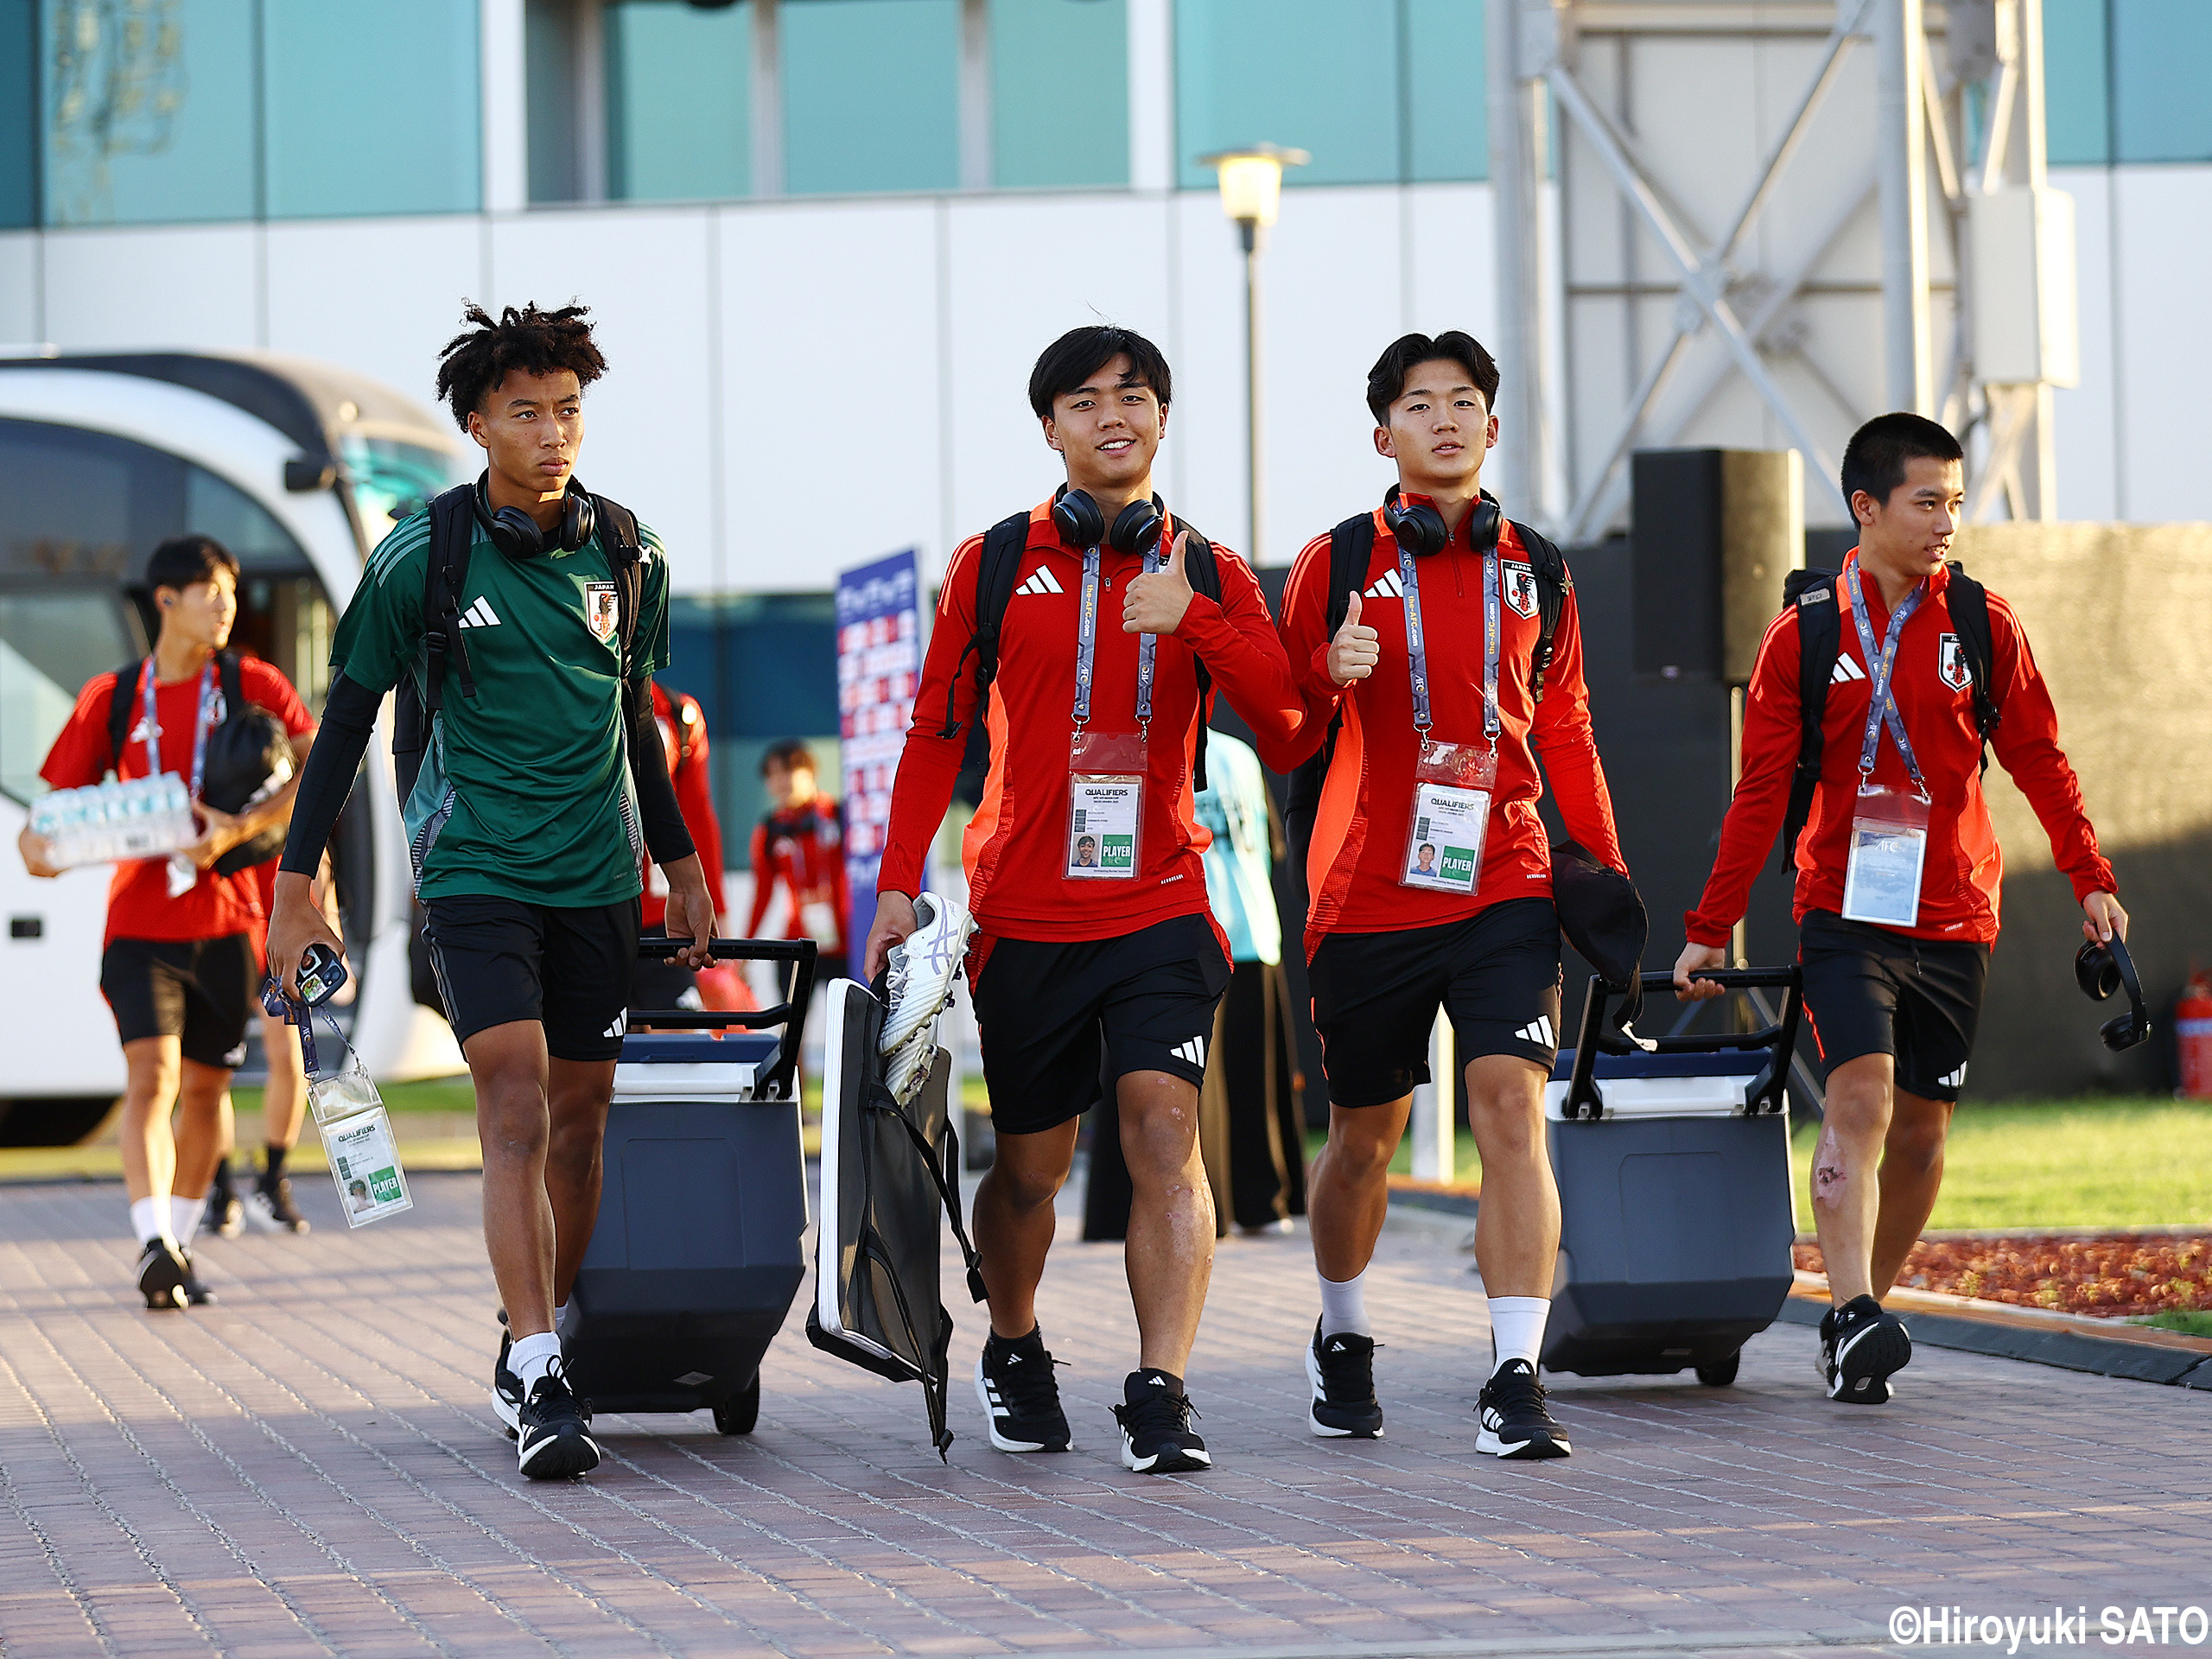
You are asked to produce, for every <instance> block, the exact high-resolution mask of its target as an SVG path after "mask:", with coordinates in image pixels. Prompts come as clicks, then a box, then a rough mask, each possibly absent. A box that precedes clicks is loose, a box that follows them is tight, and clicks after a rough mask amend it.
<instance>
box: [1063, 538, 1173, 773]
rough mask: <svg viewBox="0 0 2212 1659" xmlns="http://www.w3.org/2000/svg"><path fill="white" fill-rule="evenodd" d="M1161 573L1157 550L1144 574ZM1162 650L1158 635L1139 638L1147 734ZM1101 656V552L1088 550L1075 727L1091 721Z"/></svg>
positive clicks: (1141, 708) (1140, 706) (1079, 614)
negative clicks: (1155, 661)
mask: <svg viewBox="0 0 2212 1659" xmlns="http://www.w3.org/2000/svg"><path fill="white" fill-rule="evenodd" d="M1158 569H1160V550H1159V548H1158V547H1157V546H1155V547H1154V548H1153V549H1152V550H1150V551H1148V552H1147V553H1146V555H1145V556H1144V573H1145V575H1147V576H1148V575H1153V574H1154V572H1156V571H1157V570H1158ZM1159 646H1160V639H1159V636H1158V635H1156V634H1150V633H1146V634H1140V635H1138V636H1137V724H1138V725H1139V726H1140V727H1141V728H1143V729H1144V730H1145V731H1146V732H1147V733H1149V732H1150V731H1151V730H1152V664H1153V656H1154V652H1156V651H1158V649H1159ZM1097 652H1098V550H1097V549H1096V548H1095V547H1093V548H1088V549H1086V550H1084V556H1083V602H1082V604H1081V605H1080V606H1078V607H1077V610H1076V625H1075V723H1076V724H1077V726H1082V725H1084V724H1085V723H1086V722H1088V721H1089V720H1090V676H1091V669H1092V665H1093V661H1094V659H1095V658H1096V656H1097Z"/></svg>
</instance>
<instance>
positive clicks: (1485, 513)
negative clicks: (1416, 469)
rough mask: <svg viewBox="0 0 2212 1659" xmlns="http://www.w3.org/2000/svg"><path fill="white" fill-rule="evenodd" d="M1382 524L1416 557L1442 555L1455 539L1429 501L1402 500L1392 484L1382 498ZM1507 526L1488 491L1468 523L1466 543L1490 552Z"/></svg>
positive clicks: (1503, 513) (1478, 503)
mask: <svg viewBox="0 0 2212 1659" xmlns="http://www.w3.org/2000/svg"><path fill="white" fill-rule="evenodd" d="M1383 525H1384V527H1385V528H1387V529H1388V530H1389V532H1390V534H1391V535H1392V536H1394V537H1396V538H1397V542H1398V545H1399V546H1401V547H1402V548H1404V549H1405V550H1407V551H1408V553H1411V554H1412V555H1413V556H1414V557H1415V558H1417V559H1421V558H1427V556H1429V555H1430V554H1432V553H1441V552H1442V551H1443V550H1444V543H1446V542H1448V541H1450V540H1451V539H1452V532H1451V531H1449V530H1447V529H1446V528H1445V526H1444V515H1443V514H1442V513H1440V512H1438V511H1437V510H1436V509H1435V508H1434V507H1433V506H1431V505H1429V504H1428V503H1427V502H1426V501H1403V500H1401V499H1399V498H1398V486H1396V485H1395V484H1393V485H1392V486H1390V488H1389V493H1386V494H1385V495H1384V496H1383ZM1504 527H1505V510H1504V509H1503V507H1501V506H1499V505H1497V497H1495V496H1493V495H1492V494H1491V493H1490V492H1489V491H1488V490H1484V492H1483V493H1482V499H1479V500H1478V501H1477V502H1476V503H1475V511H1474V515H1473V517H1471V518H1469V519H1468V521H1467V540H1468V543H1470V544H1471V546H1472V547H1473V548H1474V550H1475V551H1476V552H1478V553H1487V552H1489V551H1490V550H1491V549H1492V548H1493V547H1496V546H1497V537H1498V532H1499V531H1502V530H1503V529H1504Z"/></svg>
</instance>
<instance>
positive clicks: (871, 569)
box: [837, 548, 922, 978]
mask: <svg viewBox="0 0 2212 1659" xmlns="http://www.w3.org/2000/svg"><path fill="white" fill-rule="evenodd" d="M920 593H921V587H920V582H919V580H918V573H917V570H916V567H915V556H914V550H913V549H912V548H909V549H907V550H906V551H905V552H903V553H893V555H891V556H889V557H888V558H882V559H877V560H875V561H874V563H869V564H863V565H860V566H858V567H856V568H855V569H850V570H845V571H842V572H840V573H839V575H838V577H837V725H838V735H839V737H840V739H841V742H840V745H839V747H840V752H841V753H842V757H843V762H844V779H843V782H844V803H845V875H846V879H847V880H848V881H849V883H850V886H851V890H852V914H851V915H850V916H849V917H848V918H846V923H845V941H846V950H847V952H848V957H849V961H848V964H847V965H848V971H849V972H850V973H851V974H852V975H853V976H854V977H855V978H858V977H859V976H860V972H861V953H862V952H863V951H864V950H866V949H867V948H868V928H869V927H870V926H871V925H873V924H874V920H875V877H876V873H877V871H878V870H880V868H882V865H883V844H884V832H885V829H887V826H888V825H889V823H890V822H891V780H892V779H893V776H894V775H895V774H896V773H897V772H898V770H899V752H900V751H901V750H902V749H903V748H904V747H906V727H907V725H908V723H909V722H910V721H912V718H913V714H914V687H915V684H916V683H917V682H918V680H919V679H920V677H921V669H922V626H921V613H920V609H919V601H920Z"/></svg>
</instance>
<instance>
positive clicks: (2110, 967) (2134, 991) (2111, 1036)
mask: <svg viewBox="0 0 2212 1659" xmlns="http://www.w3.org/2000/svg"><path fill="white" fill-rule="evenodd" d="M2074 977H2075V980H2077V981H2078V982H2080V984H2081V987H2082V995H2084V996H2086V997H2088V999H2089V1000H2090V1001H2093V1002H2102V1001H2105V1000H2106V999H2107V998H2108V997H2109V996H2111V995H2112V994H2113V992H2114V991H2118V990H2125V991H2126V993H2127V1012H2126V1014H2121V1015H2120V1016H2119V1017H2118V1018H2117V1019H2113V1020H2106V1021H2105V1022H2104V1024H2103V1025H2102V1026H2101V1027H2098V1030H2097V1035H2098V1036H2100V1037H2101V1038H2103V1039H2104V1041H2105V1046H2106V1047H2107V1048H2108V1049H2110V1050H2112V1051H2113V1052H2114V1053H2115V1054H2117V1053H2119V1052H2121V1051H2122V1050H2124V1049H2130V1048H2133V1047H2134V1046H2135V1045H2136V1044H2138V1043H2140V1042H2144V1041H2146V1040H2147V1039H2149V1037H2150V1035H2151V1010H2150V1009H2149V1008H2148V1007H2145V1004H2144V1001H2143V982H2142V981H2141V980H2139V979H2138V978H2136V976H2135V961H2134V958H2133V957H2130V956H2129V955H2128V954H2127V944H2126V940H2124V939H2122V938H2120V935H2119V934H2117V933H2115V934H2113V936H2112V938H2111V941H2110V942H2109V943H2107V944H2098V943H2097V942H2096V941H2095V940H2094V939H2091V940H2090V941H2088V943H2087V944H2084V945H2082V948H2081V949H2080V950H2077V951H2075V953H2074Z"/></svg>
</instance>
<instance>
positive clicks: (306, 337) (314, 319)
mask: <svg viewBox="0 0 2212 1659" xmlns="http://www.w3.org/2000/svg"><path fill="white" fill-rule="evenodd" d="M267 236H268V240H267V244H266V246H267V259H268V285H269V323H268V335H267V340H266V344H267V345H268V346H269V348H270V350H271V351H278V352H294V353H298V354H299V355H301V356H302V357H317V358H321V359H324V360H325V361H327V362H331V363H337V364H340V365H344V366H345V367H346V368H350V369H358V370H359V371H360V372H362V373H364V374H366V375H370V376H372V377H373V378H376V379H378V380H381V381H383V382H384V383H385V385H389V386H392V387H394V388H396V389H397V390H398V391H404V392H405V393H406V394H407V395H408V396H409V397H413V398H415V399H416V400H417V401H419V402H421V403H423V404H426V405H427V404H429V403H430V402H431V400H432V397H434V396H435V387H436V385H437V354H438V348H439V347H440V346H443V345H444V344H445V343H446V341H448V340H451V339H452V338H453V337H454V334H458V333H459V332H460V330H461V302H462V300H463V298H464V297H466V298H468V299H477V300H480V299H482V298H483V297H484V295H485V291H486V290H485V281H484V261H483V245H484V238H483V224H482V221H481V220H480V219H477V218H475V217H474V215H470V216H468V217H466V218H462V217H455V216H452V215H447V216H442V217H439V218H435V219H319V220H291V221H288V222H284V223H281V224H272V225H271V226H270V227H269V230H268V232H267Z"/></svg>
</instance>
